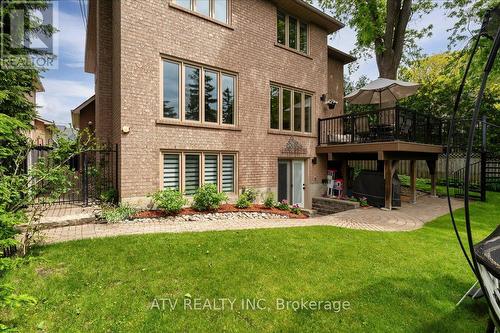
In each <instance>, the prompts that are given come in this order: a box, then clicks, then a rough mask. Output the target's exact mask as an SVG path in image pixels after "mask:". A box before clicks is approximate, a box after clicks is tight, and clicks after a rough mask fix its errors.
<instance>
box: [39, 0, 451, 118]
mask: <svg viewBox="0 0 500 333" xmlns="http://www.w3.org/2000/svg"><path fill="white" fill-rule="evenodd" d="M57 7H58V8H57V12H58V13H57V21H58V22H57V29H58V30H59V32H57V34H56V37H55V38H58V45H59V47H58V52H57V56H58V63H59V65H58V68H57V69H51V70H48V71H46V72H44V73H42V84H43V86H44V88H45V92H43V93H39V94H38V95H37V101H38V104H39V114H40V116H42V117H43V118H45V119H48V120H53V121H55V122H56V123H57V124H61V125H68V124H69V123H70V122H71V113H70V112H71V110H72V109H74V108H76V107H77V106H78V105H80V104H81V103H82V102H83V101H85V100H86V99H87V98H89V97H90V96H92V95H93V94H94V76H93V74H88V73H85V72H84V70H83V61H84V52H85V24H84V20H83V18H82V15H81V12H80V7H79V2H78V1H76V0H60V1H58V6H57ZM429 23H432V24H434V29H433V35H432V37H430V38H427V39H423V40H421V41H420V42H419V45H420V46H421V47H422V48H423V51H424V53H425V54H428V55H430V54H435V53H441V52H444V51H446V50H447V46H448V41H447V38H448V35H449V33H448V32H447V31H446V30H447V29H449V28H450V27H451V26H452V25H453V23H454V21H453V20H451V19H449V18H448V17H447V16H446V13H445V12H444V11H443V10H442V9H436V10H434V11H433V12H432V13H431V14H430V15H427V16H426V17H423V18H422V19H421V20H418V21H414V22H412V25H413V26H415V27H418V26H426V25H427V24H429ZM355 41H356V34H355V32H354V31H353V30H352V29H350V28H348V27H345V28H344V29H341V30H340V31H339V32H337V33H336V34H335V35H333V36H332V37H331V38H330V40H329V44H330V45H331V46H333V47H335V48H338V49H340V50H342V51H344V52H347V53H350V52H351V51H352V50H353V49H354V45H355ZM459 47H460V46H459ZM346 72H347V71H346ZM361 75H366V76H368V78H370V79H376V78H377V77H378V71H377V66H376V64H375V60H374V59H368V60H363V61H359V68H358V69H357V71H356V72H354V73H352V74H351V79H353V80H357V78H359V77H360V76H361Z"/></svg>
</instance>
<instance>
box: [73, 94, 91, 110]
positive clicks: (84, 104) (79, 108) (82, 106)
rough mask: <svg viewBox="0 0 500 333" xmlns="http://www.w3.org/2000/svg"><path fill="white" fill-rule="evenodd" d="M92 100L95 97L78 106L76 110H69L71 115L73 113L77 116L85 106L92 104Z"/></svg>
mask: <svg viewBox="0 0 500 333" xmlns="http://www.w3.org/2000/svg"><path fill="white" fill-rule="evenodd" d="M94 100H95V95H92V96H90V97H89V98H87V99H86V100H85V101H84V102H83V103H82V104H80V105H78V106H77V107H76V108H74V109H73V110H71V113H73V114H79V113H80V111H81V110H82V109H83V108H84V107H86V106H87V105H89V104H90V103H92V102H93V101H94Z"/></svg>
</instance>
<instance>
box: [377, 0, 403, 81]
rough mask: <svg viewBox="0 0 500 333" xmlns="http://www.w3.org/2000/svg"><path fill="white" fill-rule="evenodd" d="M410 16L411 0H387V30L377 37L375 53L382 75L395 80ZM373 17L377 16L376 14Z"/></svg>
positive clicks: (380, 74)
mask: <svg viewBox="0 0 500 333" xmlns="http://www.w3.org/2000/svg"><path fill="white" fill-rule="evenodd" d="M410 16H411V0H387V11H386V25H385V32H384V34H383V35H382V36H379V38H376V39H375V55H376V60H377V67H378V72H379V76H380V77H384V78H387V79H393V80H395V79H396V78H397V74H398V68H399V64H400V63H401V57H402V55H403V47H404V39H405V35H406V28H407V26H408V21H409V20H410ZM372 17H374V18H376V15H372ZM375 22H376V21H375Z"/></svg>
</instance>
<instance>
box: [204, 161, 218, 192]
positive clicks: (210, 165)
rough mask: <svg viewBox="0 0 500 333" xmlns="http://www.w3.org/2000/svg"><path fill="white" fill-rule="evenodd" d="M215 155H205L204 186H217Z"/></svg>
mask: <svg viewBox="0 0 500 333" xmlns="http://www.w3.org/2000/svg"><path fill="white" fill-rule="evenodd" d="M217 170H218V167H217V155H205V184H215V185H217V183H218V181H217V177H218V174H219V173H218V172H217Z"/></svg>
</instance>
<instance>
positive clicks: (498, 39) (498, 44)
mask: <svg viewBox="0 0 500 333" xmlns="http://www.w3.org/2000/svg"><path fill="white" fill-rule="evenodd" d="M499 48H500V27H499V28H498V29H497V33H496V35H495V39H494V41H493V46H492V48H491V51H490V54H489V55H488V60H487V62H486V65H485V67H484V71H483V75H482V80H481V87H480V89H479V92H478V95H477V99H476V103H475V105H474V112H473V113H472V123H471V128H470V129H469V137H468V141H467V154H466V158H465V163H466V164H465V177H464V191H465V193H464V206H465V207H464V208H465V227H466V230H467V240H468V245H469V251H470V255H471V257H472V263H473V265H474V273H475V274H476V277H477V280H478V281H479V284H480V285H481V288H482V290H483V291H484V292H485V295H486V300H487V302H488V307H489V308H490V315H491V316H492V317H493V318H492V319H493V321H494V322H495V323H499V322H500V320H499V317H498V313H496V312H495V310H494V308H493V306H492V303H491V302H492V300H490V298H489V297H488V295H487V293H486V288H485V285H484V280H483V278H482V276H481V274H479V266H478V263H477V260H476V255H475V254H474V239H473V237H472V229H471V223H470V207H469V178H470V177H469V171H470V160H471V155H472V146H473V143H474V132H475V127H476V123H477V119H478V116H479V109H480V107H481V103H482V100H483V96H484V90H485V89H486V83H487V82H488V76H489V75H490V72H491V68H492V67H493V64H494V62H495V58H496V56H497V53H498V49H499Z"/></svg>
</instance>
